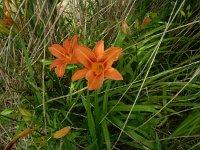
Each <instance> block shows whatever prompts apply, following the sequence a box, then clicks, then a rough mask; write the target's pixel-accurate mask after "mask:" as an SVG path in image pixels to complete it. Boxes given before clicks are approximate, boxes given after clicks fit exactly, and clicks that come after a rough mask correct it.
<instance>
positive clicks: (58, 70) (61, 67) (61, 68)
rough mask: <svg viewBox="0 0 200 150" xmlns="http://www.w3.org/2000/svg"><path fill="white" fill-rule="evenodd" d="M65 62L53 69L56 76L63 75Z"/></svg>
mask: <svg viewBox="0 0 200 150" xmlns="http://www.w3.org/2000/svg"><path fill="white" fill-rule="evenodd" d="M66 65H67V63H65V64H61V65H59V66H57V67H56V69H55V73H56V75H57V76H58V77H63V75H64V73H65V68H66Z"/></svg>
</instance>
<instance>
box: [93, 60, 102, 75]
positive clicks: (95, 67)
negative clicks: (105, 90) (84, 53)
mask: <svg viewBox="0 0 200 150" xmlns="http://www.w3.org/2000/svg"><path fill="white" fill-rule="evenodd" d="M92 71H94V72H95V73H96V75H100V74H102V73H103V71H104V66H103V64H102V63H93V64H92Z"/></svg>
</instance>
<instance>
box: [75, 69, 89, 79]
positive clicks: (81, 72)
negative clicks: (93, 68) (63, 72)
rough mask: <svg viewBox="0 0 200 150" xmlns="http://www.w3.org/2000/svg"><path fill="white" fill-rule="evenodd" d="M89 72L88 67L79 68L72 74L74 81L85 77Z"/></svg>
mask: <svg viewBox="0 0 200 150" xmlns="http://www.w3.org/2000/svg"><path fill="white" fill-rule="evenodd" d="M87 72H88V69H86V68H84V69H81V70H77V71H76V72H75V73H74V74H73V76H72V81H76V80H78V79H81V78H84V77H85V75H86V73H87Z"/></svg>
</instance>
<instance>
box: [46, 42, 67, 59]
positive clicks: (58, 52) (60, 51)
mask: <svg viewBox="0 0 200 150" xmlns="http://www.w3.org/2000/svg"><path fill="white" fill-rule="evenodd" d="M49 51H50V52H51V53H52V54H53V55H54V56H56V57H58V58H64V59H69V57H68V56H67V55H66V50H65V49H64V48H63V47H62V46H61V45H59V44H53V45H52V46H51V47H49Z"/></svg>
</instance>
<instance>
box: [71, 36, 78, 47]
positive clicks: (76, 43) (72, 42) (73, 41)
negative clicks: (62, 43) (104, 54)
mask: <svg viewBox="0 0 200 150" xmlns="http://www.w3.org/2000/svg"><path fill="white" fill-rule="evenodd" d="M78 38H79V34H76V35H74V37H73V38H72V40H71V45H72V48H75V47H76V46H78V42H77V39H78Z"/></svg>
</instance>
